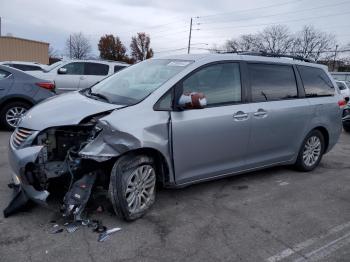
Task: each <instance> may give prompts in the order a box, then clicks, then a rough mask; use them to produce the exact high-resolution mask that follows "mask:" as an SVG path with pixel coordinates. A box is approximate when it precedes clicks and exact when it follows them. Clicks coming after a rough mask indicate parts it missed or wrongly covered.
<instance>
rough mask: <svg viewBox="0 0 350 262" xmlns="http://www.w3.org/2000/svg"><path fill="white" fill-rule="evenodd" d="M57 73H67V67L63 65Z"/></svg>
mask: <svg viewBox="0 0 350 262" xmlns="http://www.w3.org/2000/svg"><path fill="white" fill-rule="evenodd" d="M57 73H59V74H60V75H64V74H67V69H66V68H64V67H61V68H59V69H58V70H57Z"/></svg>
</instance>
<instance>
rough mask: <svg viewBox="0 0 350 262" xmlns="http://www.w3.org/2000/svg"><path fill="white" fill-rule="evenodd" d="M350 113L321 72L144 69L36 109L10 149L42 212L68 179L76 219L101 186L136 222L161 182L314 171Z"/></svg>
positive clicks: (269, 63)
mask: <svg viewBox="0 0 350 262" xmlns="http://www.w3.org/2000/svg"><path fill="white" fill-rule="evenodd" d="M344 105H345V101H344V100H343V98H342V97H341V95H340V93H339V90H338V89H337V87H336V83H335V82H334V80H332V78H331V77H330V75H329V73H328V71H327V69H326V67H324V66H323V65H318V64H315V63H310V62H305V61H300V60H297V59H292V58H283V57H268V56H267V55H266V54H265V55H263V54H261V55H259V56H256V55H255V56H254V55H251V54H200V55H183V56H171V57H166V58H159V59H150V60H146V61H144V62H141V63H139V64H136V65H133V66H131V67H128V68H126V69H124V70H123V71H121V72H119V73H118V74H116V75H114V76H112V77H109V78H107V79H105V80H103V81H101V82H100V83H98V84H96V85H95V86H93V87H91V88H87V89H84V90H81V91H78V92H72V93H66V94H63V95H60V96H58V97H55V98H54V99H49V100H48V101H45V102H43V103H41V104H39V105H37V106H36V107H34V108H32V109H31V110H30V111H29V112H28V113H27V114H26V115H25V116H24V117H23V119H22V122H21V123H20V125H19V127H18V128H17V129H16V131H15V132H14V133H13V134H12V136H11V140H10V147H9V159H10V165H11V169H12V177H13V181H14V188H16V189H17V192H18V195H20V196H22V197H18V198H20V199H21V198H22V199H30V200H32V201H35V202H37V203H43V202H44V201H45V200H46V198H47V197H48V195H49V192H50V188H51V187H50V185H52V184H54V183H55V181H56V180H57V179H61V180H62V179H63V178H65V179H66V181H67V182H66V186H62V185H61V190H62V191H65V192H67V193H66V195H65V198H64V203H65V204H64V210H65V212H66V214H74V215H77V214H81V211H82V210H83V208H84V206H85V205H86V201H87V199H88V198H89V197H88V196H87V195H88V194H90V192H91V191H93V188H95V187H94V186H96V185H100V186H101V187H104V188H105V190H106V192H108V197H109V199H110V201H111V202H112V204H113V207H114V210H115V212H116V213H117V214H118V215H120V216H121V217H122V218H124V219H126V220H134V219H137V218H139V217H141V216H142V215H144V214H145V213H146V211H147V210H148V209H149V208H150V207H151V206H152V204H153V203H154V200H155V193H156V191H155V189H156V183H159V184H161V185H162V186H164V187H183V186H187V185H190V184H193V183H197V182H201V181H207V180H211V179H217V178H222V177H226V176H231V175H234V174H239V173H243V172H250V171H253V170H258V169H262V168H267V167H271V166H276V165H294V166H295V167H296V168H297V169H299V170H302V171H311V170H313V169H315V168H316V167H317V165H318V164H319V163H320V161H321V158H322V155H323V154H325V153H327V152H328V151H330V150H331V149H332V147H333V146H334V145H335V144H336V143H337V141H338V138H339V136H340V133H341V128H342V127H341V115H342V110H341V107H343V106H344ZM55 188H56V189H57V186H56V187H55ZM82 188H84V189H85V188H88V189H89V190H87V191H84V190H82ZM82 191H84V192H82ZM86 194H87V195H86ZM76 196H79V197H76ZM82 199H84V201H83V200H82ZM23 202H25V201H23ZM17 204H18V203H17ZM11 208H12V206H11V205H10V206H9V207H8V208H7V209H6V210H5V211H6V213H5V214H6V215H9V214H10V213H11V212H12V211H13V208H12V209H11Z"/></svg>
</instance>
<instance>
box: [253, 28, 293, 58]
mask: <svg viewBox="0 0 350 262" xmlns="http://www.w3.org/2000/svg"><path fill="white" fill-rule="evenodd" d="M258 39H259V41H260V43H259V44H260V48H261V50H259V51H265V52H268V53H275V54H286V53H288V51H289V50H290V48H291V47H292V46H293V43H294V37H293V36H292V35H291V33H290V31H289V29H288V27H287V26H283V25H273V26H270V27H267V28H265V29H264V30H263V31H262V32H261V33H259V34H258Z"/></svg>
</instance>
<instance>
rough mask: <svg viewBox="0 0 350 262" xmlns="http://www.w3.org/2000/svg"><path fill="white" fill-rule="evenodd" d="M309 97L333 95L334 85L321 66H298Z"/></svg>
mask: <svg viewBox="0 0 350 262" xmlns="http://www.w3.org/2000/svg"><path fill="white" fill-rule="evenodd" d="M297 67H298V71H299V73H300V76H301V79H302V81H303V84H304V89H305V94H306V96H307V97H317V96H333V95H334V87H333V84H332V81H331V80H330V79H329V77H328V76H327V74H326V73H325V72H324V71H323V70H322V69H320V68H315V67H310V66H297Z"/></svg>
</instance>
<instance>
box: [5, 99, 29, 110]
mask: <svg viewBox="0 0 350 262" xmlns="http://www.w3.org/2000/svg"><path fill="white" fill-rule="evenodd" d="M13 102H23V103H27V104H29V105H30V106H33V105H34V104H35V103H34V101H33V100H31V99H29V98H27V97H23V96H10V97H6V98H4V99H2V100H1V101H0V110H2V109H3V108H4V107H5V106H6V105H8V104H10V103H13Z"/></svg>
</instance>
